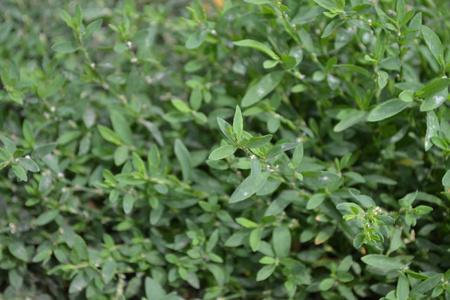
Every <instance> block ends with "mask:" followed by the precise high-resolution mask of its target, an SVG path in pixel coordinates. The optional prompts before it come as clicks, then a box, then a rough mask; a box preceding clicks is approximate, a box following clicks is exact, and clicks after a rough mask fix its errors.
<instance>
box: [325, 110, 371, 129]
mask: <svg viewBox="0 0 450 300" xmlns="http://www.w3.org/2000/svg"><path fill="white" fill-rule="evenodd" d="M366 116H367V112H365V111H355V112H352V113H351V114H350V116H348V117H346V118H344V119H343V120H341V121H340V122H339V123H337V124H336V126H334V128H333V130H334V131H335V132H341V131H344V130H346V129H348V128H350V127H352V126H353V125H356V124H358V123H359V122H361V121H362V120H364V118H365V117H366Z"/></svg>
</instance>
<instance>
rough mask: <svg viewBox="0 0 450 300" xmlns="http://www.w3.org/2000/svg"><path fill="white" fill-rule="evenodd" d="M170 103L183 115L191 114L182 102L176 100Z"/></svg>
mask: <svg viewBox="0 0 450 300" xmlns="http://www.w3.org/2000/svg"><path fill="white" fill-rule="evenodd" d="M171 102H172V105H173V106H174V107H175V108H176V109H177V110H178V111H181V112H184V113H189V112H191V109H190V108H189V106H188V105H187V104H186V103H184V102H183V101H181V100H178V99H174V100H171Z"/></svg>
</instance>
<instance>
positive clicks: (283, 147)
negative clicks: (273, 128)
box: [266, 143, 298, 158]
mask: <svg viewBox="0 0 450 300" xmlns="http://www.w3.org/2000/svg"><path fill="white" fill-rule="evenodd" d="M297 145H298V143H284V144H278V145H276V146H273V147H272V148H271V149H270V150H269V152H267V155H266V157H267V158H272V157H275V156H277V155H278V154H280V153H283V152H285V151H288V150H291V149H293V148H295V147H297Z"/></svg>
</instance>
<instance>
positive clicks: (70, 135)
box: [56, 130, 82, 145]
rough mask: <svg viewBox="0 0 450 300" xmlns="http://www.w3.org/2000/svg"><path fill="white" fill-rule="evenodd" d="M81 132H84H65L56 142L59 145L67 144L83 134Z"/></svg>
mask: <svg viewBox="0 0 450 300" xmlns="http://www.w3.org/2000/svg"><path fill="white" fill-rule="evenodd" d="M81 133H82V132H81V131H79V130H75V131H68V132H64V133H63V134H62V135H60V136H59V137H58V139H57V140H56V143H58V145H67V144H68V143H70V142H72V141H74V140H76V139H77V138H79V137H80V136H81Z"/></svg>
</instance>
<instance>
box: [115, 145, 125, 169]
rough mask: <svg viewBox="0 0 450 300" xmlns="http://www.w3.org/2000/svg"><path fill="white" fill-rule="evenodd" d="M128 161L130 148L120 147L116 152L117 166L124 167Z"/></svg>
mask: <svg viewBox="0 0 450 300" xmlns="http://www.w3.org/2000/svg"><path fill="white" fill-rule="evenodd" d="M127 159H128V146H125V145H123V146H119V147H117V149H116V151H114V164H115V165H116V166H121V165H123V164H124V163H125V162H126V161H127Z"/></svg>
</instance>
